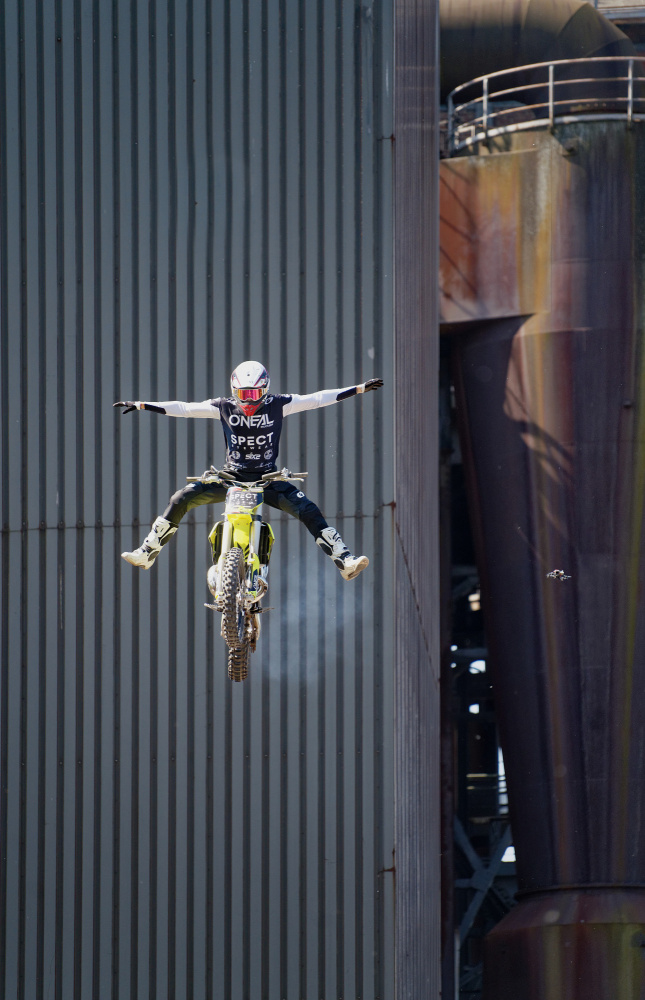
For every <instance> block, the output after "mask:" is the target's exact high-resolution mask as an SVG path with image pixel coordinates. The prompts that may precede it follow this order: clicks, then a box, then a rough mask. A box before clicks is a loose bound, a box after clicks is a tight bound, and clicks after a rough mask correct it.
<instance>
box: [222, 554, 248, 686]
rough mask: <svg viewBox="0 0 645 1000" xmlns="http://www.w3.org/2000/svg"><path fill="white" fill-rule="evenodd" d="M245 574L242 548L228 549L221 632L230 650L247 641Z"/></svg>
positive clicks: (243, 644)
mask: <svg viewBox="0 0 645 1000" xmlns="http://www.w3.org/2000/svg"><path fill="white" fill-rule="evenodd" d="M245 575H246V574H245V568H244V553H243V552H242V549H238V548H234V549H229V551H228V552H227V553H226V562H225V563H224V569H223V571H222V605H223V608H222V634H223V636H224V641H225V642H226V645H227V646H228V648H229V649H230V650H231V651H238V650H240V649H241V648H242V647H243V646H245V645H246V643H247V638H246V634H245V633H246V616H245V613H244V582H245ZM229 663H230V657H229ZM229 670H230V668H229Z"/></svg>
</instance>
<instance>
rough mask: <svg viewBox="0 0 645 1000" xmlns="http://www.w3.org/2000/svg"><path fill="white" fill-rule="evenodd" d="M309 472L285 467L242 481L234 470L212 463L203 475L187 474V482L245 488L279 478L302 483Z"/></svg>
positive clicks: (251, 487)
mask: <svg viewBox="0 0 645 1000" xmlns="http://www.w3.org/2000/svg"><path fill="white" fill-rule="evenodd" d="M308 475H309V473H308V472H290V471H289V469H287V468H284V469H280V471H279V472H278V471H276V472H265V474H264V475H263V476H261V477H260V479H256V480H254V481H253V482H250V483H245V482H241V481H240V480H239V479H236V478H235V475H234V474H233V473H232V472H228V471H227V470H226V469H216V468H215V467H214V466H213V465H211V467H210V469H206V471H205V472H203V473H202V474H201V476H186V482H188V483H219V482H221V483H222V485H227V484H228V485H230V486H240V487H242V488H243V489H253V487H254V486H257V485H258V483H271V482H276V481H278V480H285V481H286V482H289V483H301V482H303V480H304V478H305V476H308Z"/></svg>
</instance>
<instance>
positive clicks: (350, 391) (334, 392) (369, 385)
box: [282, 378, 383, 417]
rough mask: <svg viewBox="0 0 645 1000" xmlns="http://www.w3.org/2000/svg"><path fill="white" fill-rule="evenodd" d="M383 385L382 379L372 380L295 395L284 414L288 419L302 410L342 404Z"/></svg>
mask: <svg viewBox="0 0 645 1000" xmlns="http://www.w3.org/2000/svg"><path fill="white" fill-rule="evenodd" d="M382 385H383V379H382V378H371V379H369V380H368V381H367V382H362V383H361V384H360V385H352V386H348V387H347V388H346V389H322V390H321V391H320V392H312V393H309V395H307V396H297V395H295V394H294V395H292V397H291V401H290V402H289V403H287V404H286V406H285V408H284V410H283V411H282V412H283V414H284V416H285V417H286V416H288V415H289V414H290V413H300V412H301V411H302V410H316V409H318V407H320V406H331V404H332V403H340V402H341V400H343V399H349V397H350V396H356V395H358V394H360V393H363V392H372V390H374V389H380V388H381V386H382Z"/></svg>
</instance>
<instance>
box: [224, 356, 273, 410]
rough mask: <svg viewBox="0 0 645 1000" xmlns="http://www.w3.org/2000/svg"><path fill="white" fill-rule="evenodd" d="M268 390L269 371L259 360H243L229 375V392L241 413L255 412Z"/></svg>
mask: <svg viewBox="0 0 645 1000" xmlns="http://www.w3.org/2000/svg"><path fill="white" fill-rule="evenodd" d="M268 391H269V373H268V371H267V370H266V368H265V367H264V365H261V364H260V362H259V361H243V362H242V364H241V365H238V366H237V368H236V369H235V371H234V372H233V374H232V375H231V392H232V394H233V396H234V397H235V399H236V400H237V404H238V406H239V407H240V409H241V410H242V412H243V413H246V414H251V413H255V411H256V410H257V409H258V407H260V406H262V403H263V402H264V399H265V397H266V395H267V393H268Z"/></svg>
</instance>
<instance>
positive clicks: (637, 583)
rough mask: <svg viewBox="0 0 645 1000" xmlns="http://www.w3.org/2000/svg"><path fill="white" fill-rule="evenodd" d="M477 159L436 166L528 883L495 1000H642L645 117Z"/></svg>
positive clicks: (504, 732)
mask: <svg viewBox="0 0 645 1000" xmlns="http://www.w3.org/2000/svg"><path fill="white" fill-rule="evenodd" d="M473 152H474V154H475V155H466V156H455V157H453V158H451V159H446V160H444V161H443V162H442V165H441V279H440V280H441V293H442V305H441V308H442V324H443V325H442V329H443V332H444V334H445V335H447V336H451V337H452V338H453V343H454V374H455V386H456V393H457V406H458V412H459V419H460V423H461V440H462V447H463V453H464V464H465V467H466V470H467V476H468V479H469V488H470V501H471V508H472V514H473V520H474V525H475V531H476V535H477V546H478V552H479V565H480V572H481V580H482V598H483V602H484V604H483V606H484V611H485V617H486V623H487V632H488V635H489V647H490V667H491V671H492V676H493V683H494V691H495V703H496V708H497V712H498V718H499V727H500V736H501V741H502V747H503V750H504V759H505V765H506V774H507V780H508V788H509V800H510V810H511V823H512V831H513V841H514V844H515V848H516V856H517V873H518V883H519V889H520V892H519V902H518V905H517V906H516V907H515V908H514V909H513V910H512V911H511V913H510V914H509V915H508V916H507V917H506V918H504V919H503V920H502V921H501V923H500V924H499V925H498V926H497V927H496V928H495V929H494V930H493V932H492V933H491V934H490V935H489V936H488V938H487V940H486V942H485V957H484V977H485V980H484V997H485V1000H565V998H566V1000H636V998H639V1000H642V998H645V524H644V520H645V123H636V122H632V123H631V124H630V123H627V122H626V121H625V120H622V121H596V122H575V121H574V122H570V123H568V124H563V125H560V126H558V127H556V128H554V129H552V130H549V129H541V130H540V129H536V130H535V131H524V132H518V133H516V134H511V135H505V136H502V137H500V138H499V139H498V140H496V141H493V142H489V143H488V144H487V145H486V146H484V145H481V146H479V147H478V148H477V149H475V150H474V151H473ZM554 571H562V572H561V573H556V574H555V575H553V573H554ZM565 577H566V578H565Z"/></svg>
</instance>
